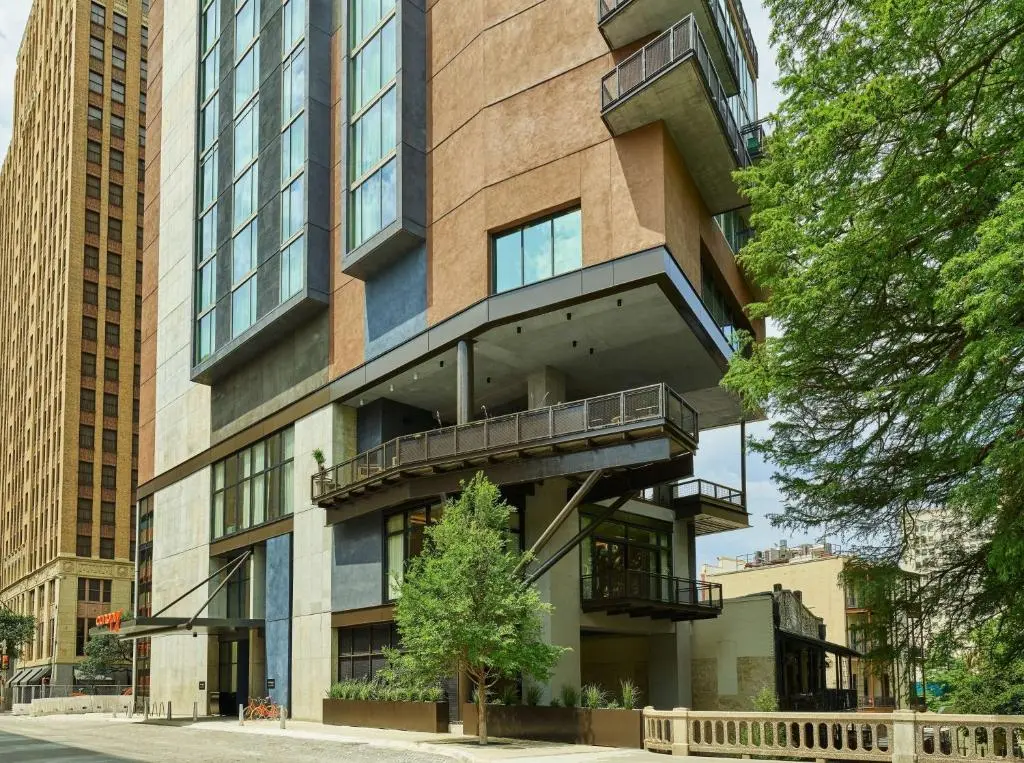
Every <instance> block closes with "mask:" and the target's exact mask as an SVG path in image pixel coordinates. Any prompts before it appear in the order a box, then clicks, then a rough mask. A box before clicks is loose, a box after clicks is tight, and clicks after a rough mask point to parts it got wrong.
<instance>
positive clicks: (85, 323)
mask: <svg viewBox="0 0 1024 763" xmlns="http://www.w3.org/2000/svg"><path fill="white" fill-rule="evenodd" d="M82 339H85V340H86V341H89V342H95V341H96V319H95V318H92V317H90V316H88V315H83V316H82Z"/></svg>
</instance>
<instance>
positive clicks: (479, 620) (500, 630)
mask: <svg viewBox="0 0 1024 763" xmlns="http://www.w3.org/2000/svg"><path fill="white" fill-rule="evenodd" d="M511 514H512V509H511V508H510V507H509V505H508V504H507V503H505V501H504V500H503V499H502V497H501V493H500V492H499V491H498V488H497V487H496V486H495V485H494V484H493V483H491V482H489V481H488V480H487V478H486V477H484V475H483V473H478V474H477V475H476V476H475V477H473V478H472V479H471V480H469V481H468V482H463V483H462V492H461V494H460V496H459V498H458V500H450V501H448V502H447V503H446V504H445V508H444V514H443V517H442V519H441V521H440V522H438V523H437V524H433V525H430V526H429V527H427V528H426V530H425V535H426V539H425V542H424V549H423V553H421V554H420V555H419V556H417V557H415V558H413V559H411V560H410V561H409V566H408V569H407V570H406V573H405V577H404V580H403V581H402V586H401V590H400V595H399V597H398V601H397V604H396V605H395V621H396V623H397V624H398V631H399V634H400V636H401V640H402V644H403V646H404V647H405V650H406V652H405V658H406V660H407V664H408V666H409V668H410V671H411V672H412V673H413V674H415V675H416V676H417V677H418V678H420V679H422V680H423V681H425V682H427V683H431V684H433V683H436V682H437V681H439V680H442V679H443V678H445V677H447V676H451V675H454V674H461V673H463V672H464V673H466V674H467V675H468V676H469V678H470V680H471V681H472V682H473V684H474V685H475V687H476V688H477V689H478V691H477V718H478V728H479V731H480V734H479V742H480V744H486V743H487V705H486V703H484V702H483V699H484V698H485V697H486V693H487V688H488V687H490V686H494V685H495V684H496V683H497V682H498V681H500V680H502V679H505V680H509V679H515V678H519V677H520V676H522V677H530V678H534V679H539V680H546V679H547V677H548V676H549V675H550V673H551V670H552V668H553V667H554V665H555V663H556V662H557V661H558V659H559V657H560V656H561V655H562V653H563V652H565V651H566V650H565V649H564V648H562V647H559V646H554V645H552V644H549V643H547V642H546V641H545V639H544V634H543V628H542V618H543V617H544V616H545V615H546V614H547V613H549V612H550V611H551V606H550V605H549V604H546V603H544V602H543V601H541V598H540V593H539V592H538V590H537V587H536V586H535V585H524V584H523V579H522V575H521V574H520V570H521V568H522V566H523V565H524V564H525V563H526V562H527V561H528V560H529V556H528V555H525V554H522V553H520V552H519V551H518V546H517V544H515V543H513V542H512V539H511V538H510V535H509V532H508V526H509V518H510V517H511Z"/></svg>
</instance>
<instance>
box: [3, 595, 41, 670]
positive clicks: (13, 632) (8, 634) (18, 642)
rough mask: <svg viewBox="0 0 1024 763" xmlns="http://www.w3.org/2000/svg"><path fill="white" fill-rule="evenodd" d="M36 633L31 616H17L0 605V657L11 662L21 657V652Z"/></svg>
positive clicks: (33, 619) (34, 623)
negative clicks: (7, 658) (9, 659)
mask: <svg viewBox="0 0 1024 763" xmlns="http://www.w3.org/2000/svg"><path fill="white" fill-rule="evenodd" d="M35 633H36V619H35V618H34V617H32V616H31V615H18V614H15V613H14V612H12V611H11V610H10V609H8V608H7V607H4V606H2V605H0V655H2V656H5V657H10V658H11V659H12V660H15V659H17V658H18V657H20V656H21V650H22V649H23V648H24V647H25V645H26V644H28V643H29V642H30V641H31V640H32V639H33V637H34V636H35Z"/></svg>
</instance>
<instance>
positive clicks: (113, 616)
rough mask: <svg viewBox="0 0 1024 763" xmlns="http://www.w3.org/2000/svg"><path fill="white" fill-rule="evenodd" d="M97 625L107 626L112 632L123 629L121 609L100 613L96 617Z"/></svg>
mask: <svg viewBox="0 0 1024 763" xmlns="http://www.w3.org/2000/svg"><path fill="white" fill-rule="evenodd" d="M96 625H97V626H106V627H107V628H108V629H109V630H110V632H111V633H117V632H118V631H119V630H121V610H117V611H116V612H108V613H107V614H105V615H100V616H99V617H97V618H96Z"/></svg>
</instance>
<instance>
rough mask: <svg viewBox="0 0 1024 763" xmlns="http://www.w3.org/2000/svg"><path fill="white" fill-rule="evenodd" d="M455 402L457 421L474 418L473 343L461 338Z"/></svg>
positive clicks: (465, 421) (461, 421) (463, 421)
mask: <svg viewBox="0 0 1024 763" xmlns="http://www.w3.org/2000/svg"><path fill="white" fill-rule="evenodd" d="M456 376H457V379H456V383H455V402H456V410H457V423H459V424H465V423H467V422H469V421H472V419H473V413H474V410H473V344H472V342H471V341H470V340H468V339H460V340H459V347H458V363H457V367H456Z"/></svg>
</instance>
